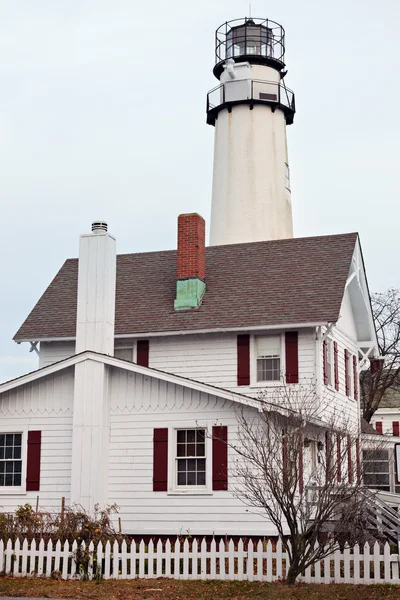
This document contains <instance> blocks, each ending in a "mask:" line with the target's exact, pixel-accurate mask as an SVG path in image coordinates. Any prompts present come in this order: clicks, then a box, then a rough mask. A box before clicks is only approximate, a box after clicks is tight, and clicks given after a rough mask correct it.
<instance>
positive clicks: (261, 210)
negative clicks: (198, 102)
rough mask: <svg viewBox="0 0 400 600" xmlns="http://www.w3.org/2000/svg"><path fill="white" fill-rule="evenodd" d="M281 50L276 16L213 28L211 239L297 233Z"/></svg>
mask: <svg viewBox="0 0 400 600" xmlns="http://www.w3.org/2000/svg"><path fill="white" fill-rule="evenodd" d="M284 57H285V32H284V29H283V27H282V26H281V25H278V23H275V22H274V21H270V20H268V19H255V18H249V19H247V18H245V19H236V20H234V21H229V22H227V23H224V24H223V25H221V27H219V28H218V29H217V31H216V64H215V67H214V75H215V77H216V78H217V79H218V80H219V81H220V84H219V85H218V86H217V87H216V88H214V89H213V90H211V91H210V92H209V93H208V95H207V123H209V124H210V125H214V126H215V145H214V174H213V193H212V209H211V232H210V244H211V245H219V244H236V243H240V242H255V241H260V240H274V239H282V238H290V237H293V224H292V207H291V199H290V177H289V162H288V152H287V140H286V125H290V124H291V123H293V118H294V113H295V101H294V94H293V92H292V91H291V90H289V89H288V88H287V87H286V86H285V84H284V79H283V78H284V76H285V75H286V71H285V70H284V69H285V62H284Z"/></svg>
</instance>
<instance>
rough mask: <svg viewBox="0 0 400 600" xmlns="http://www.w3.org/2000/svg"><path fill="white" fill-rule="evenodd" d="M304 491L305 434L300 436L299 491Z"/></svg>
mask: <svg viewBox="0 0 400 600" xmlns="http://www.w3.org/2000/svg"><path fill="white" fill-rule="evenodd" d="M303 491H304V463H303V436H300V438H299V492H300V494H302V493H303Z"/></svg>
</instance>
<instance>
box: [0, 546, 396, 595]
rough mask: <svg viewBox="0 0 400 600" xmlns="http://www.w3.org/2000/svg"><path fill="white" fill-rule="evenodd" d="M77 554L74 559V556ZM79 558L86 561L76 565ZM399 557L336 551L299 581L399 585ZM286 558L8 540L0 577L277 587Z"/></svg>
mask: <svg viewBox="0 0 400 600" xmlns="http://www.w3.org/2000/svg"><path fill="white" fill-rule="evenodd" d="M79 549H80V552H79V553H78V550H79ZM78 556H82V557H85V556H86V561H85V560H84V559H82V563H81V565H79V561H78V560H77V558H78ZM399 561H400V556H399V554H391V553H390V547H389V544H387V543H386V544H385V546H383V547H382V546H380V545H379V544H378V543H376V544H375V545H374V546H373V547H372V548H371V547H370V546H369V545H368V544H365V546H364V547H362V548H359V547H358V546H357V545H356V546H355V547H354V548H353V549H350V548H348V547H345V549H344V550H343V552H340V550H337V551H335V552H334V553H333V554H331V555H330V556H327V557H326V558H324V559H323V560H321V561H320V562H318V563H316V564H315V565H313V566H312V567H309V568H308V569H307V570H306V572H305V573H304V574H303V575H302V577H301V578H300V579H301V580H302V581H304V582H309V583H365V584H370V583H400V579H399ZM287 568H288V556H287V553H286V552H284V551H283V548H282V542H281V541H280V540H279V541H278V543H277V544H276V546H275V549H274V547H273V546H272V544H271V542H270V541H269V542H268V543H263V542H261V541H259V542H258V544H253V542H252V541H249V542H248V544H246V545H245V544H244V543H243V541H242V540H240V541H239V542H238V543H237V544H235V543H234V542H233V541H232V540H230V541H229V542H225V541H223V540H221V541H220V542H219V544H217V543H216V542H215V540H213V541H212V542H211V543H208V544H207V542H206V540H204V539H203V540H202V542H200V543H199V542H198V541H197V540H196V539H194V540H191V541H190V542H189V540H187V539H186V540H185V541H184V543H183V544H182V543H180V542H179V541H177V542H176V543H175V544H171V542H170V541H166V542H161V541H158V543H157V544H156V545H154V543H153V542H152V541H150V542H149V543H148V544H147V545H146V544H145V543H144V541H143V540H142V541H141V542H140V543H139V544H136V542H135V541H133V542H132V543H131V544H130V546H129V547H128V546H127V544H126V542H125V541H123V542H122V544H120V545H119V544H118V543H117V542H115V543H114V544H113V545H111V544H110V542H107V544H106V545H105V546H104V547H103V546H102V544H101V543H99V544H98V546H97V548H96V549H95V547H94V545H93V542H92V543H91V544H90V545H89V546H88V547H87V548H86V546H85V544H84V543H82V544H81V545H80V546H78V543H77V542H76V541H74V542H73V543H72V544H69V543H68V542H65V543H64V544H63V545H62V544H61V542H60V541H58V542H57V543H56V544H53V542H52V541H51V540H50V541H49V542H48V544H47V546H46V545H45V542H44V541H43V540H41V541H40V543H39V544H36V542H35V541H32V542H31V543H30V542H28V540H26V539H25V540H24V542H23V543H22V545H21V544H20V542H19V541H18V540H17V541H16V542H15V544H13V543H12V542H11V540H8V542H7V544H4V542H3V541H0V572H1V573H5V574H7V575H13V576H15V577H24V576H32V575H36V576H42V577H50V576H51V575H52V574H53V573H57V574H58V575H59V576H60V577H61V578H62V579H77V578H80V577H81V576H83V575H86V576H87V577H88V578H89V579H93V578H95V577H100V576H101V577H103V578H104V579H134V578H137V577H139V578H154V577H171V578H174V579H230V580H247V581H276V580H279V579H282V578H284V577H285V574H286V571H287Z"/></svg>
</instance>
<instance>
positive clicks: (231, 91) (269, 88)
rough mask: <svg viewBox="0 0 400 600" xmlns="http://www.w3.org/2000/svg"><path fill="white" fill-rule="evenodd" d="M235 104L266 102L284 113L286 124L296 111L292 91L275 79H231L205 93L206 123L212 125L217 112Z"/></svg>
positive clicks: (291, 119)
mask: <svg viewBox="0 0 400 600" xmlns="http://www.w3.org/2000/svg"><path fill="white" fill-rule="evenodd" d="M235 104H250V105H251V107H252V106H253V105H254V104H268V105H269V106H271V107H272V108H273V110H274V107H275V108H280V109H281V110H283V112H284V113H285V117H286V122H287V123H288V125H290V124H291V123H293V119H294V113H295V112H296V105H295V96H294V92H293V91H292V90H290V89H289V88H287V87H286V86H285V85H284V84H282V83H277V82H276V81H261V80H258V79H232V80H231V81H226V82H225V83H222V84H221V85H218V86H217V87H215V88H214V89H212V90H211V91H210V92H208V94H207V123H209V124H211V125H214V124H215V119H216V118H217V115H218V112H219V111H220V110H222V109H223V108H228V110H230V108H231V107H232V106H234V105H235Z"/></svg>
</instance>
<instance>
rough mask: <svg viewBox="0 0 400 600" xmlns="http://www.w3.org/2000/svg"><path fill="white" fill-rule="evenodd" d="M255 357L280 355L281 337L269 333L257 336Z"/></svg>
mask: <svg viewBox="0 0 400 600" xmlns="http://www.w3.org/2000/svg"><path fill="white" fill-rule="evenodd" d="M256 341H257V357H258V358H265V357H268V356H280V355H281V338H280V336H279V335H269V336H265V337H258V338H257V340H256Z"/></svg>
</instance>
